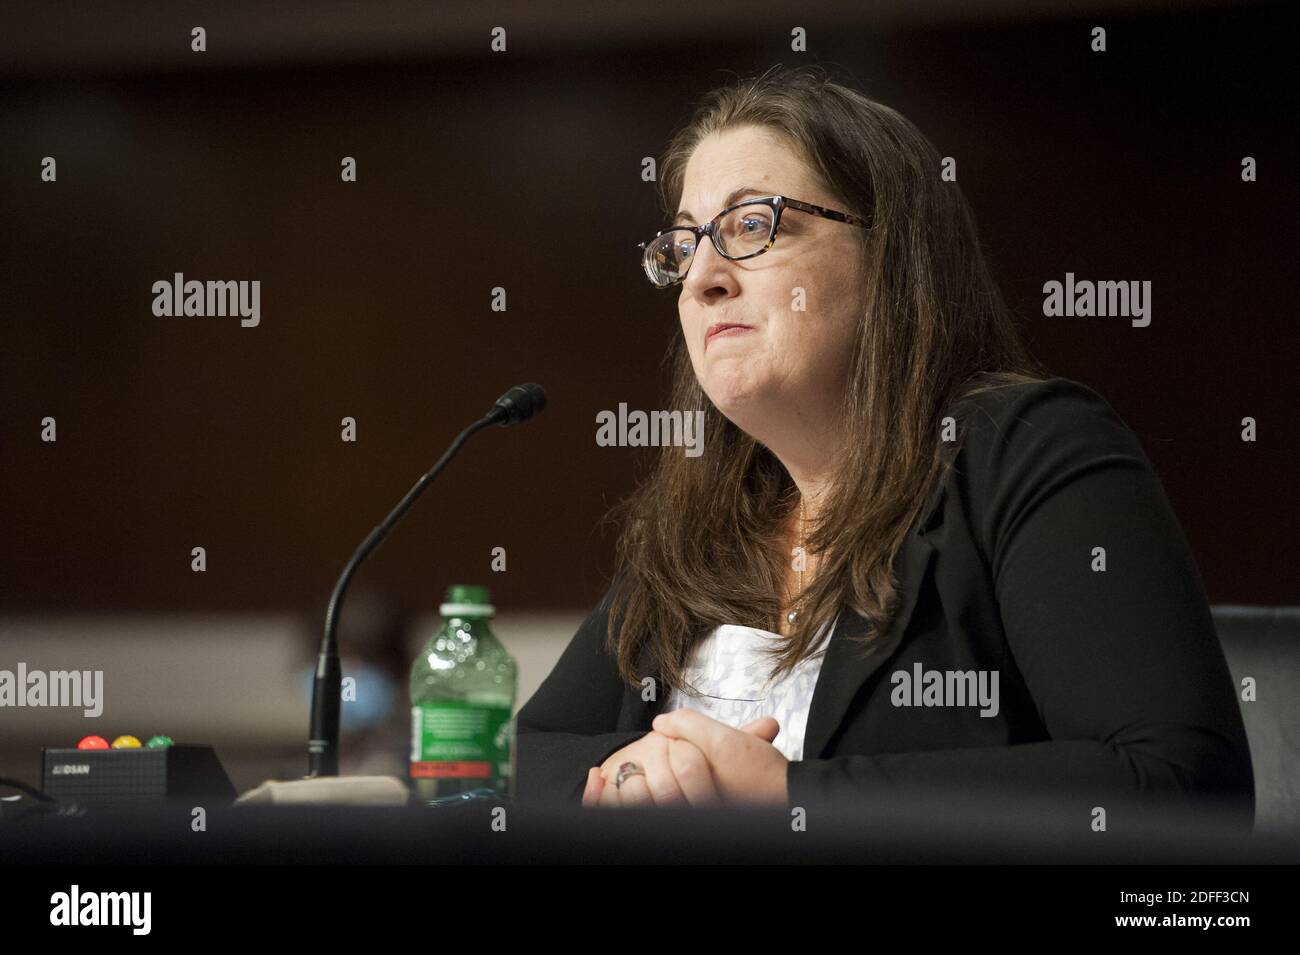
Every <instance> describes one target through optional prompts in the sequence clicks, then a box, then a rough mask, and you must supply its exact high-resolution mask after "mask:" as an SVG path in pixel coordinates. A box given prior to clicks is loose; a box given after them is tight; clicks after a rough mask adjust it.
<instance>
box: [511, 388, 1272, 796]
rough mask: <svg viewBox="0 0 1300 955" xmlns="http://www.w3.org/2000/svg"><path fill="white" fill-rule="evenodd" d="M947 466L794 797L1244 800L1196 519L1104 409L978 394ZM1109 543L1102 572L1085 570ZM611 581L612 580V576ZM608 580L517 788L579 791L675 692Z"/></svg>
mask: <svg viewBox="0 0 1300 955" xmlns="http://www.w3.org/2000/svg"><path fill="white" fill-rule="evenodd" d="M964 407H967V410H965V411H963V412H961V415H960V417H959V418H958V441H959V444H958V445H957V448H958V449H959V450H957V451H956V454H955V458H954V462H953V464H954V466H953V468H952V469H951V471H950V472H949V473H948V475H947V477H946V478H945V479H944V480H943V481H942V482H941V483H940V484H939V485H938V486H937V487H936V488H935V491H934V492H933V493H932V494H931V496H930V498H929V501H928V503H927V506H926V508H925V510H924V512H923V514H922V515H921V517H920V518H919V519H918V520H917V522H916V523H915V524H914V526H913V528H912V529H911V531H910V532H909V534H908V536H907V538H906V543H905V545H904V547H903V549H902V550H901V552H900V554H899V559H898V562H897V563H896V565H895V574H896V578H897V580H898V584H899V588H900V592H899V605H898V607H899V609H898V612H897V614H896V615H895V618H894V620H893V623H892V625H891V626H890V627H889V628H888V631H887V632H886V633H885V634H884V636H883V637H882V638H880V639H879V640H878V642H877V644H876V646H875V649H874V650H873V651H872V652H871V653H870V654H869V655H868V656H866V658H865V659H864V658H862V656H861V653H860V651H858V649H857V646H856V645H854V644H850V643H848V642H847V641H846V639H845V638H846V637H847V636H849V635H850V634H861V633H864V632H865V631H866V629H867V628H866V624H865V623H864V621H863V619H862V618H861V617H860V616H859V615H858V614H856V613H854V612H853V610H852V609H851V608H847V607H846V608H843V610H842V611H841V613H840V616H839V620H838V622H837V625H836V628H835V630H834V632H833V633H832V636H831V639H830V642H829V644H828V649H827V652H826V657H825V659H824V661H823V664H822V669H821V672H820V675H819V677H818V680H817V683H816V689H815V692H814V695H813V698H812V703H811V708H810V710H809V713H808V721H807V728H806V734H805V741H804V751H803V755H804V758H803V759H802V760H800V761H795V762H791V763H790V764H789V767H788V770H787V777H786V778H787V784H788V788H789V792H790V797H791V805H792V806H798V805H807V804H808V803H813V802H818V803H820V802H825V801H827V800H830V801H832V802H834V803H836V804H841V803H849V804H854V805H869V804H870V803H869V800H870V798H871V796H872V794H873V793H879V792H881V791H882V790H884V789H886V788H890V787H895V788H896V791H895V793H893V794H894V795H897V793H898V792H899V791H901V790H902V789H903V788H906V787H916V786H922V787H924V786H932V785H937V786H942V787H947V789H948V791H950V792H953V793H964V792H972V791H975V790H986V789H993V790H996V791H999V792H1002V793H1031V792H1032V793H1035V794H1037V793H1039V792H1048V793H1051V794H1052V795H1053V796H1057V795H1060V794H1070V795H1071V796H1072V797H1073V798H1076V799H1077V800H1078V801H1079V804H1080V806H1081V807H1082V808H1083V810H1084V811H1086V810H1087V808H1088V807H1091V806H1095V805H1099V804H1102V803H1103V802H1104V800H1105V799H1108V798H1111V799H1113V798H1116V797H1132V798H1134V799H1136V800H1137V801H1139V802H1142V801H1146V803H1147V804H1150V798H1151V797H1158V796H1161V795H1163V796H1169V797H1173V798H1174V799H1175V800H1176V801H1177V800H1182V799H1185V798H1186V797H1206V798H1209V797H1215V799H1216V800H1218V799H1222V800H1223V801H1226V802H1228V803H1229V804H1230V805H1232V806H1233V807H1235V808H1236V809H1238V810H1239V811H1240V812H1241V813H1242V818H1245V819H1249V817H1250V815H1251V814H1253V807H1254V786H1253V778H1252V767H1251V761H1250V751H1249V749H1248V747H1247V743H1246V737H1245V730H1244V727H1243V725H1242V719H1241V713H1240V711H1239V709H1238V705H1237V698H1236V691H1235V688H1234V685H1233V682H1232V679H1231V677H1230V676H1229V673H1228V668H1227V665H1226V662H1225V660H1224V657H1223V651H1222V649H1221V647H1220V645H1219V641H1218V636H1217V634H1216V632H1215V629H1214V624H1213V621H1212V618H1211V615H1210V609H1209V605H1208V602H1207V600H1206V595H1205V591H1204V587H1203V584H1202V582H1201V579H1200V575H1199V572H1198V570H1197V567H1196V564H1195V561H1194V559H1193V557H1192V554H1191V552H1190V550H1189V548H1188V545H1187V542H1186V539H1185V537H1184V535H1183V531H1182V529H1181V527H1180V526H1179V524H1178V520H1177V518H1176V517H1175V516H1174V513H1173V511H1172V509H1171V507H1170V505H1169V502H1168V500H1167V498H1166V496H1165V493H1164V490H1163V488H1162V486H1161V484H1160V482H1159V479H1158V478H1157V476H1156V474H1155V472H1154V469H1153V468H1152V465H1151V463H1150V461H1149V460H1148V459H1147V457H1146V455H1145V454H1144V452H1143V450H1142V447H1141V445H1140V443H1139V441H1138V439H1137V438H1136V437H1135V436H1134V434H1133V432H1132V431H1131V430H1130V429H1129V428H1128V427H1127V425H1125V424H1124V423H1123V421H1122V420H1121V419H1120V418H1119V416H1118V415H1117V414H1116V413H1115V411H1114V410H1113V409H1112V408H1111V407H1110V405H1109V404H1108V403H1107V402H1106V401H1105V400H1104V399H1103V398H1102V397H1101V396H1099V395H1098V394H1097V393H1096V392H1094V391H1092V390H1091V389H1089V388H1087V387H1085V386H1084V385H1081V384H1079V383H1077V382H1074V381H1071V380H1068V379H1063V378H1053V379H1051V380H1049V381H1046V382H1043V383H1035V384H1030V385H1017V386H1014V387H1010V388H1004V389H999V390H996V391H993V392H989V393H986V394H983V395H979V396H976V397H975V398H974V399H973V400H972V402H971V403H970V405H969V406H964ZM1094 548H1104V550H1105V553H1104V560H1105V569H1104V571H1103V570H1100V569H1094V564H1095V563H1096V561H1097V557H1096V556H1095V555H1094ZM611 593H612V591H611ZM609 598H610V593H607V594H606V595H605V598H604V599H603V600H602V601H601V603H600V604H599V605H598V606H597V608H596V609H595V610H594V611H593V612H592V613H591V615H590V616H588V617H587V619H586V620H585V622H584V623H583V624H582V626H581V627H580V628H579V630H578V632H577V633H576V634H575V635H574V637H573V640H572V641H571V642H570V644H569V645H568V647H567V648H566V649H565V651H564V653H563V655H562V656H561V657H560V660H559V662H558V663H557V664H556V666H555V668H554V670H553V671H552V672H551V673H550V675H549V676H548V677H547V678H546V680H545V681H544V682H543V683H542V685H541V686H540V688H539V689H538V690H537V692H536V693H535V694H534V695H533V697H532V698H531V699H530V700H529V701H528V702H527V703H526V704H525V705H524V706H523V707H522V709H520V711H519V713H518V717H517V721H516V731H517V737H516V739H517V743H516V746H517V749H516V752H517V760H516V765H517V772H518V777H517V780H516V798H517V799H519V800H538V801H547V800H550V801H562V802H566V803H571V804H576V803H578V802H579V801H580V799H581V794H582V790H583V787H584V785H585V782H586V776H587V769H588V768H589V767H591V766H599V765H600V764H601V763H602V762H603V761H604V760H605V759H606V758H607V757H608V756H609V755H610V754H612V753H613V752H615V751H616V750H618V749H620V748H622V747H623V746H625V745H626V744H627V743H629V742H631V741H632V740H634V739H637V738H639V737H641V736H642V735H644V734H645V733H647V732H649V731H650V730H651V726H650V721H651V720H652V719H653V718H654V716H655V715H656V714H657V713H658V712H659V710H660V708H661V707H662V705H663V700H664V699H665V697H666V695H667V694H666V693H660V694H659V699H658V700H657V701H655V702H643V701H642V698H641V692H640V688H639V687H635V688H634V687H632V686H630V685H628V684H625V683H623V682H622V681H621V680H620V679H619V677H618V675H617V671H616V669H615V666H614V661H613V658H612V657H611V655H610V654H609V653H608V652H607V651H606V650H605V648H604V644H603V641H604V633H605V624H606V615H607V610H608V604H609ZM916 664H920V665H921V668H922V671H929V670H936V671H970V670H975V671H980V670H983V671H993V670H996V671H997V672H998V674H999V676H998V689H999V697H1000V699H999V708H998V711H997V714H996V715H994V716H981V715H980V709H979V707H978V706H965V707H963V706H901V705H895V704H896V702H898V701H899V694H900V693H901V692H902V690H901V688H900V684H899V682H896V681H901V677H895V676H894V674H896V673H900V672H906V673H908V674H909V675H910V674H914V673H915V670H914V667H915V665H916Z"/></svg>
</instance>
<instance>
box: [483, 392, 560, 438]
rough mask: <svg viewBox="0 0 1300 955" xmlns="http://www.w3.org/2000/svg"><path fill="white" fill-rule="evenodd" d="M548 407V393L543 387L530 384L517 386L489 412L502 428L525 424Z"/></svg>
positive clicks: (499, 399)
mask: <svg viewBox="0 0 1300 955" xmlns="http://www.w3.org/2000/svg"><path fill="white" fill-rule="evenodd" d="M545 407H546V391H545V389H543V388H542V386H541V385H537V384H533V383H532V382H529V383H528V384H525V385H515V386H514V387H513V388H511V389H510V390H509V391H507V392H506V393H505V394H504V395H502V396H501V397H500V398H498V399H497V403H496V404H495V405H494V406H493V407H492V410H491V411H490V412H488V413H489V414H490V415H491V416H492V417H493V418H496V419H497V420H498V422H499V423H500V425H501V427H503V428H506V427H509V426H510V425H512V424H523V423H524V422H525V421H528V420H529V419H530V418H532V417H533V416H534V415H535V414H537V413H538V412H539V411H541V410H542V409H543V408H545Z"/></svg>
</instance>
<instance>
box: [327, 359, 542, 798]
mask: <svg viewBox="0 0 1300 955" xmlns="http://www.w3.org/2000/svg"><path fill="white" fill-rule="evenodd" d="M545 407H546V392H545V391H544V390H543V389H542V386H541V385H535V384H531V383H530V384H525V385H515V387H513V388H511V389H510V390H509V391H507V392H506V393H505V394H504V395H502V396H501V397H500V398H498V399H497V400H496V404H494V405H493V406H492V407H491V408H489V409H488V412H487V414H485V415H484V416H483V417H481V418H479V419H478V420H477V421H475V422H474V423H473V424H471V425H470V426H469V427H468V428H466V429H465V430H464V431H462V432H461V433H460V434H458V435H457V436H456V440H455V441H453V442H452V443H451V446H450V447H448V448H447V450H446V451H445V452H443V455H442V457H440V458H439V459H438V463H437V464H435V465H434V466H433V467H432V468H431V469H430V470H429V472H428V473H427V474H425V475H424V476H423V477H421V478H420V480H418V481H416V482H415V486H414V487H413V488H411V489H410V490H409V491H407V492H406V496H405V497H404V498H402V499H401V501H399V502H398V504H397V506H396V507H395V508H393V511H392V513H391V514H389V515H388V516H387V517H386V518H384V521H383V523H381V524H380V525H379V526H378V527H376V528H375V529H374V530H372V531H371V532H370V534H369V536H367V537H366V539H365V540H363V541H362V542H361V546H360V547H358V548H357V549H356V552H355V553H354V554H353V555H352V559H351V560H349V561H348V563H347V566H345V567H344V568H343V573H341V574H339V579H338V583H336V584H335V585H334V593H333V594H332V595H331V596H330V602H329V608H328V609H327V610H326V611H325V634H324V636H323V637H321V643H320V657H319V658H318V659H317V661H316V679H315V683H314V685H313V687H312V699H311V729H310V731H309V734H308V739H307V776H308V778H310V777H314V776H337V775H338V774H339V708H340V699H339V698H340V697H341V696H342V694H343V670H342V667H341V666H340V665H339V648H338V639H337V638H336V636H335V631H336V630H337V628H338V622H339V614H340V613H341V612H342V609H343V598H344V596H345V595H346V594H347V590H348V584H349V583H350V582H351V581H352V575H353V574H355V573H356V571H357V568H358V567H360V566H361V562H362V561H364V560H365V559H366V558H367V557H369V556H370V554H371V553H372V552H373V551H374V550H375V548H377V547H378V546H379V545H380V544H382V543H383V542H384V539H385V538H386V537H387V536H388V533H389V531H391V530H392V529H393V527H394V525H396V524H397V522H398V521H400V520H401V519H402V515H404V514H405V513H406V512H407V511H409V510H410V509H411V505H412V504H414V503H415V499H416V498H418V497H419V496H420V495H421V494H422V493H424V489H425V488H426V487H428V486H429V484H430V483H431V482H432V481H433V479H434V478H436V477H437V476H438V473H439V472H440V471H441V470H442V469H443V468H444V467H446V466H447V462H449V461H450V460H451V459H452V458H453V457H455V456H456V452H457V451H459V450H460V446H461V445H462V444H464V443H465V441H466V440H468V438H469V436H470V435H472V434H474V432H476V431H482V430H483V429H484V428H487V427H491V426H492V425H494V424H499V425H501V426H502V427H503V428H504V427H509V426H510V425H515V424H523V423H524V422H525V421H529V420H531V419H532V418H533V417H534V416H535V415H536V414H537V413H538V412H540V411H541V410H542V409H543V408H545Z"/></svg>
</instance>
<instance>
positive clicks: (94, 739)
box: [77, 736, 108, 749]
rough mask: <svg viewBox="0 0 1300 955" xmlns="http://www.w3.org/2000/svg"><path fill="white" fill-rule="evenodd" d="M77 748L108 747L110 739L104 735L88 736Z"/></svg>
mask: <svg viewBox="0 0 1300 955" xmlns="http://www.w3.org/2000/svg"><path fill="white" fill-rule="evenodd" d="M77 749H108V740H106V739H104V737H102V736H87V737H85V738H84V739H83V740H82V741H81V742H80V743H78V744H77Z"/></svg>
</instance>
